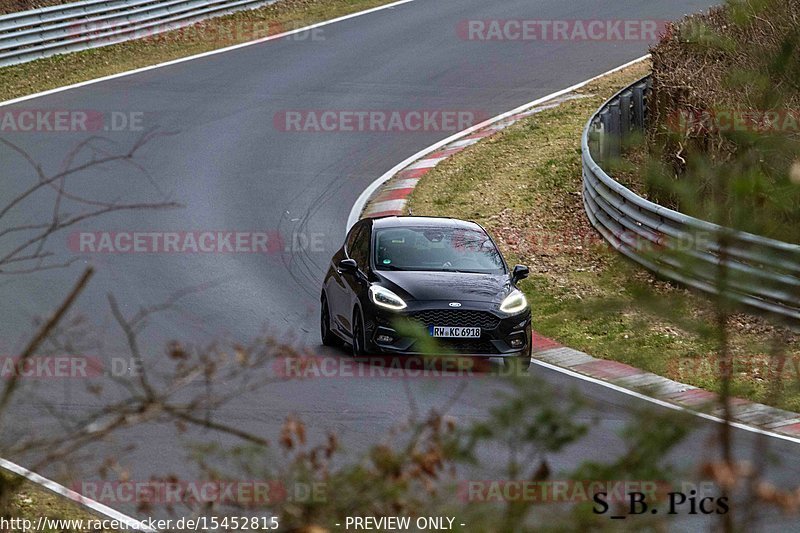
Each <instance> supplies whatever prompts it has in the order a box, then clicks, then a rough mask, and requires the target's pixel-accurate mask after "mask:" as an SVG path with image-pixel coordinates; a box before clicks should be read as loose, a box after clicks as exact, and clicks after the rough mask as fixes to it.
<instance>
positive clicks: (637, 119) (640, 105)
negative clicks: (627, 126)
mask: <svg viewBox="0 0 800 533" xmlns="http://www.w3.org/2000/svg"><path fill="white" fill-rule="evenodd" d="M633 125H634V126H635V127H636V128H637V129H639V130H643V129H644V85H637V86H636V87H634V88H633Z"/></svg>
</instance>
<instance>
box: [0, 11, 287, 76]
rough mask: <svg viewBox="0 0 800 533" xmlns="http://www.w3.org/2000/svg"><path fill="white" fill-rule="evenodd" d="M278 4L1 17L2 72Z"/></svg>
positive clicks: (0, 63) (23, 14)
mask: <svg viewBox="0 0 800 533" xmlns="http://www.w3.org/2000/svg"><path fill="white" fill-rule="evenodd" d="M274 1H275V0H83V1H80V2H74V3H70V4H64V5H60V6H51V7H44V8H41V9H33V10H30V11H22V12H19V13H11V14H8V15H2V16H0V67H4V66H8V65H15V64H18V63H25V62H28V61H33V60H34V59H40V58H43V57H49V56H53V55H57V54H64V53H68V52H75V51H79V50H88V49H90V48H99V47H101V46H108V45H110V44H115V43H120V42H124V41H130V40H132V39H139V38H142V37H147V36H151V35H156V34H159V33H163V32H166V31H171V30H175V29H178V28H182V27H185V26H188V25H190V24H195V23H197V22H200V21H202V20H205V19H207V18H211V17H217V16H220V15H225V14H228V13H233V12H235V11H241V10H244V9H254V8H256V7H259V6H262V5H265V4H269V3H272V2H274Z"/></svg>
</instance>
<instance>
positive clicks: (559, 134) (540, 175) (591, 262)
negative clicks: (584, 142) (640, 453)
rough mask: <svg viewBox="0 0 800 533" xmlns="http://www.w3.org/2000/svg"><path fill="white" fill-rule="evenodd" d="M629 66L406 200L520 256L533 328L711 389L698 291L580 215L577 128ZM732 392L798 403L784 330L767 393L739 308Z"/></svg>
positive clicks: (755, 335)
mask: <svg viewBox="0 0 800 533" xmlns="http://www.w3.org/2000/svg"><path fill="white" fill-rule="evenodd" d="M648 68H649V65H637V66H634V67H631V68H629V69H626V70H625V71H623V72H621V73H617V74H613V75H611V76H607V77H605V78H603V79H601V80H598V81H597V82H595V83H592V84H591V85H589V86H588V87H586V88H584V89H583V90H582V91H581V93H582V94H583V95H584V96H587V97H586V98H582V99H578V100H572V101H569V102H566V103H564V104H562V105H561V106H560V107H558V108H555V109H552V110H548V111H544V112H542V113H540V114H537V115H535V116H533V117H531V118H529V119H526V120H524V121H521V122H519V123H517V124H515V125H514V126H512V127H510V128H508V129H506V130H504V131H503V132H501V133H499V134H498V135H495V136H493V137H491V138H489V139H486V140H483V141H482V142H480V143H478V144H477V145H475V146H473V147H471V148H469V149H467V150H465V151H463V152H461V153H459V154H458V155H456V156H454V157H453V158H451V159H449V160H448V161H446V162H445V163H443V164H441V165H439V166H438V167H437V168H435V169H434V170H433V171H431V172H430V173H428V174H427V175H425V176H424V177H423V179H422V180H421V181H420V183H419V185H418V186H417V188H416V189H415V191H414V193H413V194H412V196H411V200H410V208H411V209H412V210H413V212H414V214H416V215H434V216H453V217H459V218H467V219H472V220H475V221H477V222H479V223H481V224H483V225H484V226H485V227H487V229H489V231H490V232H492V234H493V235H494V236H495V238H496V239H497V241H498V244H499V245H500V247H501V248H502V249H503V252H504V253H505V254H506V257H507V258H508V259H509V260H510V261H514V262H521V263H524V264H527V265H529V266H530V268H531V276H530V278H529V279H528V280H527V281H525V282H523V284H522V288H523V290H524V291H525V293H526V294H527V296H528V299H529V301H530V303H531V306H532V308H533V313H534V327H535V329H536V330H537V331H538V332H540V333H541V334H543V335H545V336H548V337H551V338H553V339H556V340H558V341H559V342H561V343H563V344H565V345H568V346H571V347H573V348H576V349H578V350H582V351H585V352H587V353H589V354H591V355H593V356H595V357H600V358H604V359H611V360H615V361H620V362H623V363H627V364H631V365H634V366H636V367H639V368H642V369H645V370H648V371H651V372H655V373H657V374H660V375H663V376H666V377H669V378H671V379H675V380H678V381H681V382H684V383H690V384H692V385H696V386H700V387H703V388H707V389H710V390H716V389H717V388H718V382H717V373H716V372H715V370H714V369H715V363H714V361H715V358H716V356H717V353H716V350H717V343H716V342H715V338H714V336H713V327H712V323H713V317H714V315H713V309H712V308H711V306H710V303H709V302H708V301H707V300H706V299H704V298H703V297H701V296H698V295H696V294H692V293H690V292H688V291H686V290H684V289H681V288H678V287H675V286H674V285H670V284H667V283H664V282H661V281H658V280H656V279H654V278H653V277H652V276H650V275H649V274H648V273H646V272H644V271H643V270H642V269H640V268H639V267H637V266H636V265H633V264H631V263H630V262H628V261H626V260H624V259H622V258H621V257H620V256H619V255H618V254H617V253H616V252H615V251H613V250H611V249H610V248H609V247H608V246H607V245H606V244H605V243H603V242H602V241H601V240H600V238H599V236H597V234H596V232H595V231H594V229H593V228H592V227H591V226H590V224H589V222H588V220H587V219H586V215H585V213H584V211H583V204H582V198H581V194H580V191H581V163H580V136H581V132H582V130H583V127H584V125H585V123H586V121H587V119H588V118H589V116H590V115H591V114H592V113H593V112H594V111H595V110H596V109H597V107H599V106H600V104H601V103H602V102H603V101H604V100H605V99H606V98H608V97H610V96H611V95H612V94H613V93H614V92H616V91H617V90H618V88H619V87H623V86H625V85H627V84H628V83H631V82H633V81H634V80H636V79H638V78H640V77H641V76H643V75H644V74H645V73H646V71H647V69H648ZM731 330H732V337H731V343H732V346H733V350H734V352H735V354H736V356H737V361H738V362H737V363H736V365H735V367H734V372H735V379H734V391H735V394H737V395H739V396H741V397H746V398H749V399H752V400H754V401H760V402H764V403H770V404H773V405H777V406H780V407H783V408H787V409H791V410H794V411H800V376H798V374H800V371H795V366H794V365H797V364H798V363H799V362H800V351H798V350H797V344H796V338H792V339H791V340H790V342H792V346H791V348H790V351H789V354H788V355H789V363H788V364H787V365H786V368H785V370H784V373H783V375H782V379H781V380H780V382H781V385H782V388H783V389H782V391H781V394H779V395H778V396H777V397H772V396H771V395H770V383H771V380H770V379H768V376H767V374H769V368H770V367H771V366H772V367H774V363H775V361H774V359H773V358H771V357H770V355H769V353H770V347H771V342H772V339H773V334H774V333H775V330H774V329H773V328H772V327H771V326H769V325H768V324H766V323H765V322H763V321H761V320H759V319H756V318H753V317H749V316H745V315H737V316H735V317H734V320H733V327H732V328H731Z"/></svg>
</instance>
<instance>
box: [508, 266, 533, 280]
mask: <svg viewBox="0 0 800 533" xmlns="http://www.w3.org/2000/svg"><path fill="white" fill-rule="evenodd" d="M530 273H531V271H530V269H529V268H528V267H526V266H525V265H517V266H515V267H514V272H513V273H512V274H511V279H512V281H514V282H517V281H520V280H523V279H525V278H527V277H528V275H529V274H530Z"/></svg>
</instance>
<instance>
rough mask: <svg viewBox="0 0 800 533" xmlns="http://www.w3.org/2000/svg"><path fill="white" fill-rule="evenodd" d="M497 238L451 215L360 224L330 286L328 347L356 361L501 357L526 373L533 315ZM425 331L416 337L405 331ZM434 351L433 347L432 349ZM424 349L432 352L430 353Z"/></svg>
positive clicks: (520, 269)
mask: <svg viewBox="0 0 800 533" xmlns="http://www.w3.org/2000/svg"><path fill="white" fill-rule="evenodd" d="M527 276H528V268H527V267H524V266H521V265H518V266H516V267H515V268H514V270H513V271H511V272H509V269H508V267H507V265H506V262H505V260H504V259H503V257H502V255H501V254H500V251H499V250H498V249H497V246H496V245H495V243H494V241H493V240H492V238H491V237H490V236H489V234H488V233H486V231H485V230H484V229H483V228H482V227H481V226H480V225H478V224H476V223H474V222H466V221H462V220H455V219H449V218H425V217H385V218H374V219H364V220H361V221H359V222H358V223H356V224H355V225H354V226H353V227H352V229H351V230H350V232H349V233H348V235H347V238H346V240H345V243H344V245H343V246H342V248H341V249H339V251H337V252H336V254H335V255H334V256H333V258H332V260H331V264H330V268H329V269H328V272H327V274H326V276H325V282H324V284H323V287H322V295H321V303H322V312H321V319H320V329H321V334H322V342H323V344H325V345H328V346H332V345H337V344H341V343H342V342H346V343H348V344H350V345H351V346H352V348H353V354H354V355H356V356H363V355H423V354H428V355H429V354H430V346H434V347H435V352H434V353H435V354H441V355H458V356H477V357H499V358H504V359H505V361H506V362H509V363H510V362H512V361H513V362H514V363H516V364H521V366H523V367H524V368H527V367H528V365H529V364H530V356H531V311H530V307H529V306H528V302H527V301H526V299H525V295H524V294H523V293H522V292H521V291H520V290H519V289H517V287H516V283H517V282H518V281H520V280H521V279H523V278H526V277H527ZM409 319H410V321H413V323H414V324H415V325H416V326H417V328H416V329H415V330H414V331H415V333H414V334H413V335H409V334H408V330H407V329H405V328H402V327H398V325H399V324H402V323H403V321H406V322H405V323H408V321H409ZM426 347H427V348H426ZM424 348H425V349H424Z"/></svg>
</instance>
